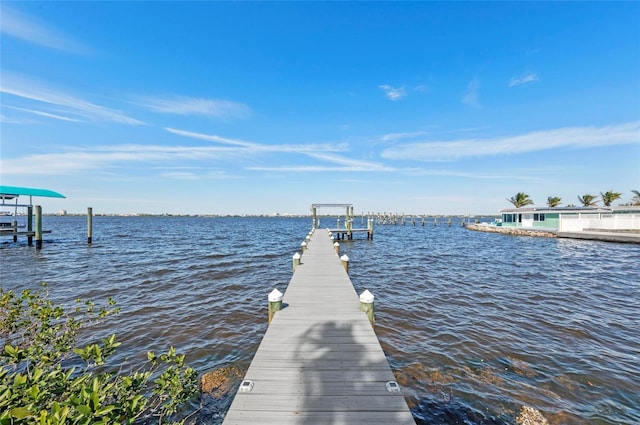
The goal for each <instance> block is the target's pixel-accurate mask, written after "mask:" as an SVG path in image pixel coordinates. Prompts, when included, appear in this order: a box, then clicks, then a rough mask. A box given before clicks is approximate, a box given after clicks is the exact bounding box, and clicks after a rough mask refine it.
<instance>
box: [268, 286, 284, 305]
mask: <svg viewBox="0 0 640 425" xmlns="http://www.w3.org/2000/svg"><path fill="white" fill-rule="evenodd" d="M282 296H283V294H282V292H280V291H278V290H277V289H276V288H273V291H271V292H270V293H269V302H270V303H272V302H277V301H282Z"/></svg>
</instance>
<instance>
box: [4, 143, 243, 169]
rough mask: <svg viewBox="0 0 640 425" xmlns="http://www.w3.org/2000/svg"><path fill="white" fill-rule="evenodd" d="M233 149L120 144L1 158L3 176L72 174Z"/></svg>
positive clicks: (224, 154) (225, 154) (200, 156)
mask: <svg viewBox="0 0 640 425" xmlns="http://www.w3.org/2000/svg"><path fill="white" fill-rule="evenodd" d="M233 154H234V150H233V148H228V147H220V146H208V147H197V146H159V145H117V146H99V147H95V148H92V149H78V150H74V151H68V152H56V153H50V154H34V155H27V156H24V157H21V158H11V159H10V158H5V157H3V158H2V174H3V175H71V174H74V173H77V172H78V171H82V170H95V169H101V170H102V171H105V170H106V169H108V168H111V167H115V166H121V165H123V164H127V163H139V162H143V163H146V164H149V163H170V164H176V161H193V160H201V161H205V160H207V161H208V160H211V159H221V158H225V157H229V156H233Z"/></svg>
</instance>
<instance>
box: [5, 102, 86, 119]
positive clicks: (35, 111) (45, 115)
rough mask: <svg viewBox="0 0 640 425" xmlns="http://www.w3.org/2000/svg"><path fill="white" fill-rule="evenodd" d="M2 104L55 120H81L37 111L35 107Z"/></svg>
mask: <svg viewBox="0 0 640 425" xmlns="http://www.w3.org/2000/svg"><path fill="white" fill-rule="evenodd" d="M2 106H3V107H4V108H9V109H15V110H16V111H22V112H27V113H29V114H33V115H39V116H41V117H46V118H52V119H55V120H60V121H69V122H81V121H80V120H78V119H74V118H69V117H63V116H62V115H56V114H52V113H50V112H44V111H37V110H35V109H27V108H20V107H17V106H8V105H2Z"/></svg>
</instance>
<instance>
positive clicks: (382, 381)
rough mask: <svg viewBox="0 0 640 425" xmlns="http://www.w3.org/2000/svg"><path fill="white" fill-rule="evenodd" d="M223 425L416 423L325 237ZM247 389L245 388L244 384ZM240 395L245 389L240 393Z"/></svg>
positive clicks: (302, 268)
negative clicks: (392, 385)
mask: <svg viewBox="0 0 640 425" xmlns="http://www.w3.org/2000/svg"><path fill="white" fill-rule="evenodd" d="M283 307H284V308H283V309H282V310H281V311H279V312H277V313H276V314H275V317H274V319H273V321H272V322H271V324H270V326H269V328H268V329H267V332H266V334H265V336H264V338H263V340H262V342H261V344H260V346H259V348H258V351H257V352H256V354H255V357H254V358H253V361H252V363H251V365H250V367H249V370H248V371H247V374H246V376H245V381H244V382H246V381H251V383H252V384H253V387H252V390H251V391H239V392H238V393H237V394H236V396H235V398H234V400H233V403H232V405H231V407H230V409H229V411H228V413H227V415H226V417H225V420H224V422H223V425H233V424H247V425H248V424H251V425H253V424H282V425H285V424H364V423H367V424H394V425H401V424H412V425H415V421H414V420H413V417H412V416H411V413H410V411H409V408H408V407H407V404H406V402H405V400H404V397H403V396H402V394H401V393H400V392H390V391H389V390H388V389H387V383H388V382H390V381H395V378H394V377H393V373H392V372H391V368H390V367H389V364H388V362H387V360H386V358H385V355H384V353H383V351H382V348H381V347H380V343H379V342H378V339H377V337H376V335H375V333H374V331H373V328H372V326H371V324H370V323H369V321H368V319H367V316H366V315H365V313H363V312H361V311H360V309H359V300H358V296H357V294H356V292H355V290H354V288H353V285H352V284H351V280H350V279H349V276H348V275H347V273H346V272H345V270H344V267H343V266H342V264H341V262H340V259H339V258H338V255H337V254H336V252H335V250H334V247H333V241H331V240H330V239H329V235H328V234H327V232H325V231H322V230H317V231H316V232H315V233H314V235H313V236H312V238H311V240H310V241H309V243H308V245H307V250H306V251H305V253H304V255H303V256H302V260H301V264H300V265H299V266H298V267H297V269H296V271H295V273H294V274H293V277H292V278H291V281H290V283H289V286H288V288H287V290H286V293H285V295H284V299H283ZM243 386H244V383H243ZM241 389H242V387H241Z"/></svg>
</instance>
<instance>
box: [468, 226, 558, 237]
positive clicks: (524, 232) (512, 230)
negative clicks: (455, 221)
mask: <svg viewBox="0 0 640 425" xmlns="http://www.w3.org/2000/svg"><path fill="white" fill-rule="evenodd" d="M464 227H465V228H466V229H469V230H476V231H479V232H490V233H502V234H505V235H512V236H535V237H539V238H555V237H557V235H556V234H555V232H552V231H549V230H531V229H522V228H518V227H498V226H492V225H490V224H471V223H464Z"/></svg>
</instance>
